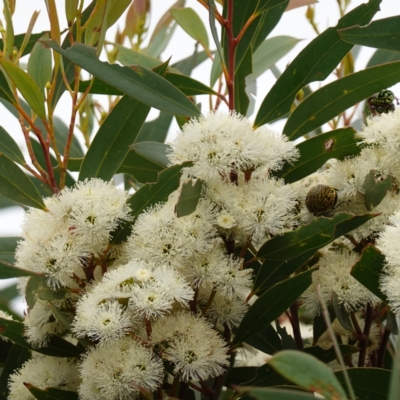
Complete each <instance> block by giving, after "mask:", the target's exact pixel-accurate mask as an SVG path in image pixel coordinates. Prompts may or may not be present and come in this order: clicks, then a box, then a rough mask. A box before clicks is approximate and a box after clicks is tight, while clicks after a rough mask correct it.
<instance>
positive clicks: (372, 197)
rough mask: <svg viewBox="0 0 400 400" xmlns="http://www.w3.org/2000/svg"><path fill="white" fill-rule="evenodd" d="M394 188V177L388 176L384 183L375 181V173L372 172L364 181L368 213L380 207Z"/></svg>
mask: <svg viewBox="0 0 400 400" xmlns="http://www.w3.org/2000/svg"><path fill="white" fill-rule="evenodd" d="M391 187H392V176H391V175H388V176H387V177H386V178H385V179H383V180H382V181H379V180H378V181H377V180H375V171H374V170H371V171H369V173H368V174H367V176H366V177H365V180H364V185H363V189H364V193H365V197H364V199H365V206H366V207H367V210H368V211H371V210H372V209H373V208H374V207H376V206H378V205H379V204H380V202H381V201H382V200H383V199H384V197H385V196H386V193H387V191H388V190H389V189H390V188H391Z"/></svg>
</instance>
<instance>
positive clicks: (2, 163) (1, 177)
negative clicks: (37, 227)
mask: <svg viewBox="0 0 400 400" xmlns="http://www.w3.org/2000/svg"><path fill="white" fill-rule="evenodd" d="M0 193H1V194H3V195H4V196H7V197H9V198H10V199H12V200H14V201H16V202H17V203H22V204H25V205H27V206H30V207H35V208H40V209H42V210H44V209H45V208H46V206H45V205H44V203H43V200H42V198H41V196H40V194H39V192H38V191H37V189H36V187H35V186H34V185H33V183H32V181H31V180H30V179H29V178H28V176H27V175H25V174H24V173H23V172H22V171H21V169H20V168H19V167H17V165H15V163H14V162H13V161H11V160H10V159H9V158H8V157H7V156H5V155H4V154H2V153H0Z"/></svg>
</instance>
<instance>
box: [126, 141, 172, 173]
mask: <svg viewBox="0 0 400 400" xmlns="http://www.w3.org/2000/svg"><path fill="white" fill-rule="evenodd" d="M130 148H131V149H132V150H134V151H135V153H137V154H139V155H141V156H142V157H144V158H146V159H147V160H149V161H152V162H154V163H155V164H157V165H159V166H160V167H163V168H166V166H167V165H168V164H169V162H170V161H169V159H168V158H167V153H168V152H169V151H170V149H171V146H170V145H168V144H165V143H158V142H139V143H134V144H133V145H132V146H130Z"/></svg>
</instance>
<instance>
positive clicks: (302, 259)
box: [251, 249, 315, 294]
mask: <svg viewBox="0 0 400 400" xmlns="http://www.w3.org/2000/svg"><path fill="white" fill-rule="evenodd" d="M314 253H315V249H311V250H309V251H307V252H305V253H303V254H300V255H299V256H298V257H295V258H293V259H291V260H285V261H281V260H268V259H267V260H265V261H264V263H263V264H262V265H261V267H260V269H259V270H258V273H257V276H256V279H255V280H254V283H253V289H252V291H251V293H252V294H257V293H259V292H261V291H263V290H266V289H268V288H270V287H271V286H273V285H275V284H277V283H279V282H281V281H283V280H285V279H287V278H289V276H290V275H291V274H293V273H294V272H296V271H297V270H298V269H299V268H300V267H301V266H302V265H304V264H305V263H306V262H307V261H308V260H309V259H310V258H311V257H312V256H313V255H314Z"/></svg>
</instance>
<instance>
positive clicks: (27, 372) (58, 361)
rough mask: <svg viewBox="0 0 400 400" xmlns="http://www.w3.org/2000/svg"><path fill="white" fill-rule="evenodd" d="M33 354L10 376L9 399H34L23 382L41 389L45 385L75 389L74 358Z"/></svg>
mask: <svg viewBox="0 0 400 400" xmlns="http://www.w3.org/2000/svg"><path fill="white" fill-rule="evenodd" d="M33 354H34V355H33V358H32V359H31V360H29V361H27V362H25V363H24V364H23V366H22V367H21V368H20V369H18V370H17V371H16V372H14V373H13V374H12V375H11V376H10V378H9V383H8V388H9V390H10V394H9V396H8V399H9V400H35V396H33V395H32V394H31V393H30V392H29V390H28V389H27V388H26V387H25V385H24V383H30V384H32V385H34V386H36V387H38V388H39V389H42V390H43V389H46V388H47V387H53V388H58V389H63V390H69V391H76V390H77V388H78V385H79V382H80V379H79V373H78V369H77V367H76V364H75V361H74V360H70V359H67V358H58V357H50V356H44V355H41V354H38V353H33Z"/></svg>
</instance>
